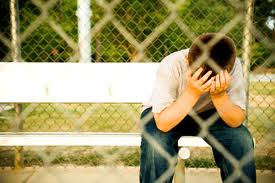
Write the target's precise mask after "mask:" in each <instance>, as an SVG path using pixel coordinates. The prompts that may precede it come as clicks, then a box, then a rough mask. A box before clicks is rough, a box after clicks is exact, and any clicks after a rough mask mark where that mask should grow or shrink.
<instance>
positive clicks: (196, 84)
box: [186, 67, 214, 96]
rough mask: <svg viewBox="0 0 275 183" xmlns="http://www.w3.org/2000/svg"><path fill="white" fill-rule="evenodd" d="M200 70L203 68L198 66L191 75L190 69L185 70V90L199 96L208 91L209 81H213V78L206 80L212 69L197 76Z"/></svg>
mask: <svg viewBox="0 0 275 183" xmlns="http://www.w3.org/2000/svg"><path fill="white" fill-rule="evenodd" d="M202 71H203V68H201V67H200V68H199V69H198V70H197V71H196V72H195V73H194V74H193V75H192V76H191V70H188V71H187V85H186V90H187V91H189V92H191V93H192V94H194V95H196V96H201V95H202V94H203V93H205V92H208V91H210V88H211V83H212V81H214V78H211V79H209V80H208V78H209V76H210V75H211V73H212V71H208V72H207V73H206V74H205V75H203V76H202V77H201V78H199V76H200V74H201V73H202Z"/></svg>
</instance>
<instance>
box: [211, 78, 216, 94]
mask: <svg viewBox="0 0 275 183" xmlns="http://www.w3.org/2000/svg"><path fill="white" fill-rule="evenodd" d="M215 88H216V86H215V81H214V80H213V81H212V82H211V88H210V92H214V91H215Z"/></svg>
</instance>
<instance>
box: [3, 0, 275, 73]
mask: <svg viewBox="0 0 275 183" xmlns="http://www.w3.org/2000/svg"><path fill="white" fill-rule="evenodd" d="M42 2H43V3H44V2H47V1H42ZM108 2H111V1H108ZM171 2H173V3H176V1H174V0H173V1H171ZM272 3H273V1H268V2H266V1H256V2H255V14H254V19H255V25H256V27H257V28H259V29H260V31H263V33H264V34H265V35H267V36H268V37H270V36H271V34H272V31H271V30H270V29H268V28H267V26H266V24H265V23H266V21H267V18H268V17H274V12H273V13H272V11H271V7H272ZM0 8H1V11H0V12H2V14H3V16H2V17H4V18H2V19H1V20H0V22H1V26H0V30H1V32H2V33H3V34H4V35H5V36H6V37H8V38H9V37H10V22H9V3H8V1H5V2H4V3H3V4H1V6H0ZM76 10H77V0H72V1H67V0H59V1H57V2H56V4H54V6H53V7H51V8H50V9H49V11H48V14H47V17H46V19H45V21H44V20H43V19H40V22H39V26H38V28H37V29H35V30H34V31H33V32H31V34H30V35H29V36H27V37H26V38H24V39H23V40H22V43H21V46H22V49H21V54H22V58H23V59H24V60H25V61H27V62H69V61H71V58H72V57H73V56H74V55H75V54H77V52H78V51H77V49H73V48H71V47H70V46H69V45H68V41H73V42H75V44H77V42H78V26H77V20H78V17H77V13H76ZM91 10H92V16H91V26H92V30H94V28H95V25H98V23H102V19H104V17H106V14H107V10H106V9H105V8H104V7H102V6H101V5H100V4H97V3H96V1H91ZM241 11H242V10H240V9H236V8H235V7H233V6H232V5H231V4H230V3H229V2H228V1H225V0H206V1H205V0H192V1H191V0H186V1H184V4H180V3H179V2H177V14H178V17H179V18H180V19H181V21H182V22H183V23H185V24H186V25H187V26H188V27H189V29H190V31H191V32H192V33H193V34H194V35H196V36H197V35H200V34H202V33H204V32H217V31H220V30H222V29H223V27H224V26H225V25H227V24H228V23H229V22H230V21H231V20H232V19H233V18H234V17H235V16H236V15H237V14H238V13H240V12H241ZM42 12H43V10H41V9H40V8H39V7H37V6H35V5H34V4H33V3H32V1H30V0H27V1H19V20H20V23H19V27H20V33H21V34H25V33H26V31H27V30H28V28H29V26H30V25H32V23H33V22H35V21H36V20H37V18H39V17H41V16H42ZM112 13H113V18H112V20H113V19H115V20H116V21H118V22H119V23H120V24H121V25H122V26H123V27H125V29H126V30H127V31H128V32H129V33H130V35H131V37H132V38H134V39H136V40H137V42H139V43H142V42H143V41H144V40H146V39H147V38H148V37H149V36H150V35H151V34H152V33H153V32H154V31H155V29H157V28H158V26H160V25H161V24H162V23H164V22H165V21H166V19H167V17H169V15H170V14H171V10H170V9H169V8H167V6H166V5H165V4H163V2H162V1H159V0H158V1H152V0H127V1H121V3H120V4H118V5H117V6H116V7H115V8H114V9H113V10H112ZM49 20H51V21H54V22H55V23H56V24H57V25H59V26H60V27H59V28H61V30H62V31H64V32H65V33H66V34H67V36H68V37H69V38H70V40H66V41H65V40H64V38H62V36H60V35H59V34H57V33H56V32H55V31H54V30H53V29H52V28H51V26H49V25H48V21H49ZM112 20H111V21H107V22H106V24H104V25H103V27H102V29H99V30H98V31H97V32H94V34H93V37H92V58H93V61H96V62H131V61H133V60H134V59H135V58H136V56H137V55H138V54H139V50H138V49H137V48H136V47H135V46H134V45H132V43H131V41H129V38H125V35H123V34H122V33H121V30H118V29H117V28H116V27H115V26H114V25H113V23H112ZM41 21H42V22H41ZM243 25H244V22H242V21H241V22H239V23H237V24H236V25H234V26H233V28H232V29H231V30H230V31H229V32H228V35H229V36H230V37H232V39H233V40H234V41H235V43H236V45H237V48H238V55H239V56H240V55H241V54H242V39H243ZM27 32H28V31H27ZM192 41H193V40H191V39H190V36H189V35H186V33H184V32H183V31H182V29H181V28H180V27H178V25H177V24H176V23H172V24H170V25H169V26H168V28H167V29H165V30H164V31H162V32H161V33H160V34H158V35H157V37H156V38H155V39H154V40H153V42H152V43H151V44H149V45H148V47H147V48H146V49H145V50H144V54H145V60H140V61H141V62H146V61H153V62H159V61H161V60H162V59H163V58H164V57H165V56H166V55H168V54H170V53H171V52H174V51H177V50H180V49H184V48H188V47H189V46H190V45H191V43H192ZM258 41H260V40H256V42H253V44H252V52H251V53H252V65H251V69H252V70H253V69H254V68H256V67H258V66H260V65H261V66H265V67H274V65H275V63H274V62H272V63H265V60H266V59H267V58H268V57H269V56H270V55H271V51H270V50H267V48H265V46H264V45H262V44H261V43H260V42H258ZM0 50H1V51H0V59H1V60H2V59H4V58H5V57H6V56H7V54H8V52H9V51H10V49H9V48H8V47H7V46H6V45H5V44H3V43H2V42H1V41H0Z"/></svg>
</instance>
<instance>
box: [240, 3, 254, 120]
mask: <svg viewBox="0 0 275 183" xmlns="http://www.w3.org/2000/svg"><path fill="white" fill-rule="evenodd" d="M245 4H246V14H245V21H244V23H245V24H244V31H243V55H242V58H243V62H244V65H243V71H244V81H245V88H246V109H247V110H246V122H245V123H246V125H247V124H248V105H249V72H250V58H249V56H250V51H251V47H250V44H251V37H252V35H251V31H250V30H251V25H252V16H253V0H246V1H245Z"/></svg>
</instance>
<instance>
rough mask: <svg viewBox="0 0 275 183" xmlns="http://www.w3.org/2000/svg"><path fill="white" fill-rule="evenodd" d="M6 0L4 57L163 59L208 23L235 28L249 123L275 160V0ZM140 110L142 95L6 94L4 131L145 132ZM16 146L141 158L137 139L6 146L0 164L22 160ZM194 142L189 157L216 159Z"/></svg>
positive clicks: (201, 163)
mask: <svg viewBox="0 0 275 183" xmlns="http://www.w3.org/2000/svg"><path fill="white" fill-rule="evenodd" d="M80 4H81V5H80ZM0 6H1V10H0V12H1V14H2V15H1V19H0V61H1V62H11V61H18V62H86V61H91V62H160V61H161V59H162V58H164V57H165V56H166V55H168V54H170V53H172V52H174V51H177V50H181V49H184V48H188V47H189V46H190V45H191V43H192V41H193V40H194V39H195V38H196V37H197V36H198V35H200V34H202V33H204V32H222V33H225V34H227V35H228V36H230V37H231V38H232V39H233V40H234V41H235V43H236V46H237V51H238V57H240V58H242V62H243V67H244V71H245V73H244V74H245V77H246V79H247V80H246V81H248V82H247V86H248V92H247V95H248V103H247V107H248V110H247V120H246V122H245V123H246V125H247V126H248V127H249V130H250V131H251V133H252V135H253V137H254V138H255V141H256V152H255V154H256V163H257V168H258V169H269V170H274V169H275V167H274V164H275V154H274V148H275V142H274V137H273V136H272V135H274V132H275V131H274V129H275V82H274V81H275V69H274V66H275V60H274V58H275V57H274V53H275V52H274V50H275V44H274V40H275V33H274V24H275V23H274V21H275V20H274V9H273V8H274V1H255V2H254V1H253V0H246V1H238V0H215V1H214V0H194V1H191V0H185V1H184V0H156V1H152V0H92V1H85V0H78V1H77V0H72V1H69V0H26V1H21V0H14V1H13V0H10V1H5V2H2V3H1V5H0ZM85 6H86V7H85ZM87 6H88V7H87ZM12 24H13V25H16V28H14V27H12ZM80 29H81V30H80ZM14 35H16V36H14ZM15 38H17V39H15ZM87 38H88V39H87ZM89 38H90V39H89ZM87 82H88V81H87ZM87 84H88V83H87ZM140 113H141V104H52V103H49V104H40V103H38V104H37V103H36V104H34V103H24V104H6V103H1V104H0V131H1V133H4V132H17V131H22V132H140V128H139V124H137V122H136V118H139V115H140ZM133 114H134V115H135V116H133ZM79 118H81V119H82V120H81V121H80V122H79V120H78V119H79ZM197 120H198V123H199V124H200V125H203V124H201V123H200V120H199V119H197ZM76 121H78V123H76ZM148 136H150V134H148ZM149 138H150V137H149ZM212 140H213V141H215V139H212ZM215 143H217V142H215ZM217 147H219V148H221V151H225V150H224V149H223V148H222V147H220V145H219V144H218V143H217ZM15 152H16V153H22V154H23V159H22V160H21V161H22V162H20V163H21V164H22V166H24V167H35V166H54V165H57V166H64V167H66V166H69V165H73V166H78V165H81V166H101V165H106V166H117V167H118V166H127V167H128V166H139V155H140V152H139V148H133V147H128V148H126V147H117V148H110V147H104V148H99V147H43V148H42V147H41V148H38V147H1V148H0V166H1V167H14V166H15V158H16V154H15ZM80 152H81V153H80ZM191 152H192V155H191V158H190V159H189V160H187V161H186V166H187V167H196V168H198V167H204V168H211V167H216V165H215V163H214V160H213V155H212V152H211V149H210V148H198V147H194V148H191ZM225 154H227V152H226V151H225ZM232 159H233V160H232V162H233V163H234V162H235V161H234V158H232ZM243 161H244V162H245V161H247V159H246V158H244V160H243ZM116 172H120V171H116ZM234 176H235V175H233V177H231V178H232V180H234ZM243 179H244V180H246V177H245V176H244V178H243Z"/></svg>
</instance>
